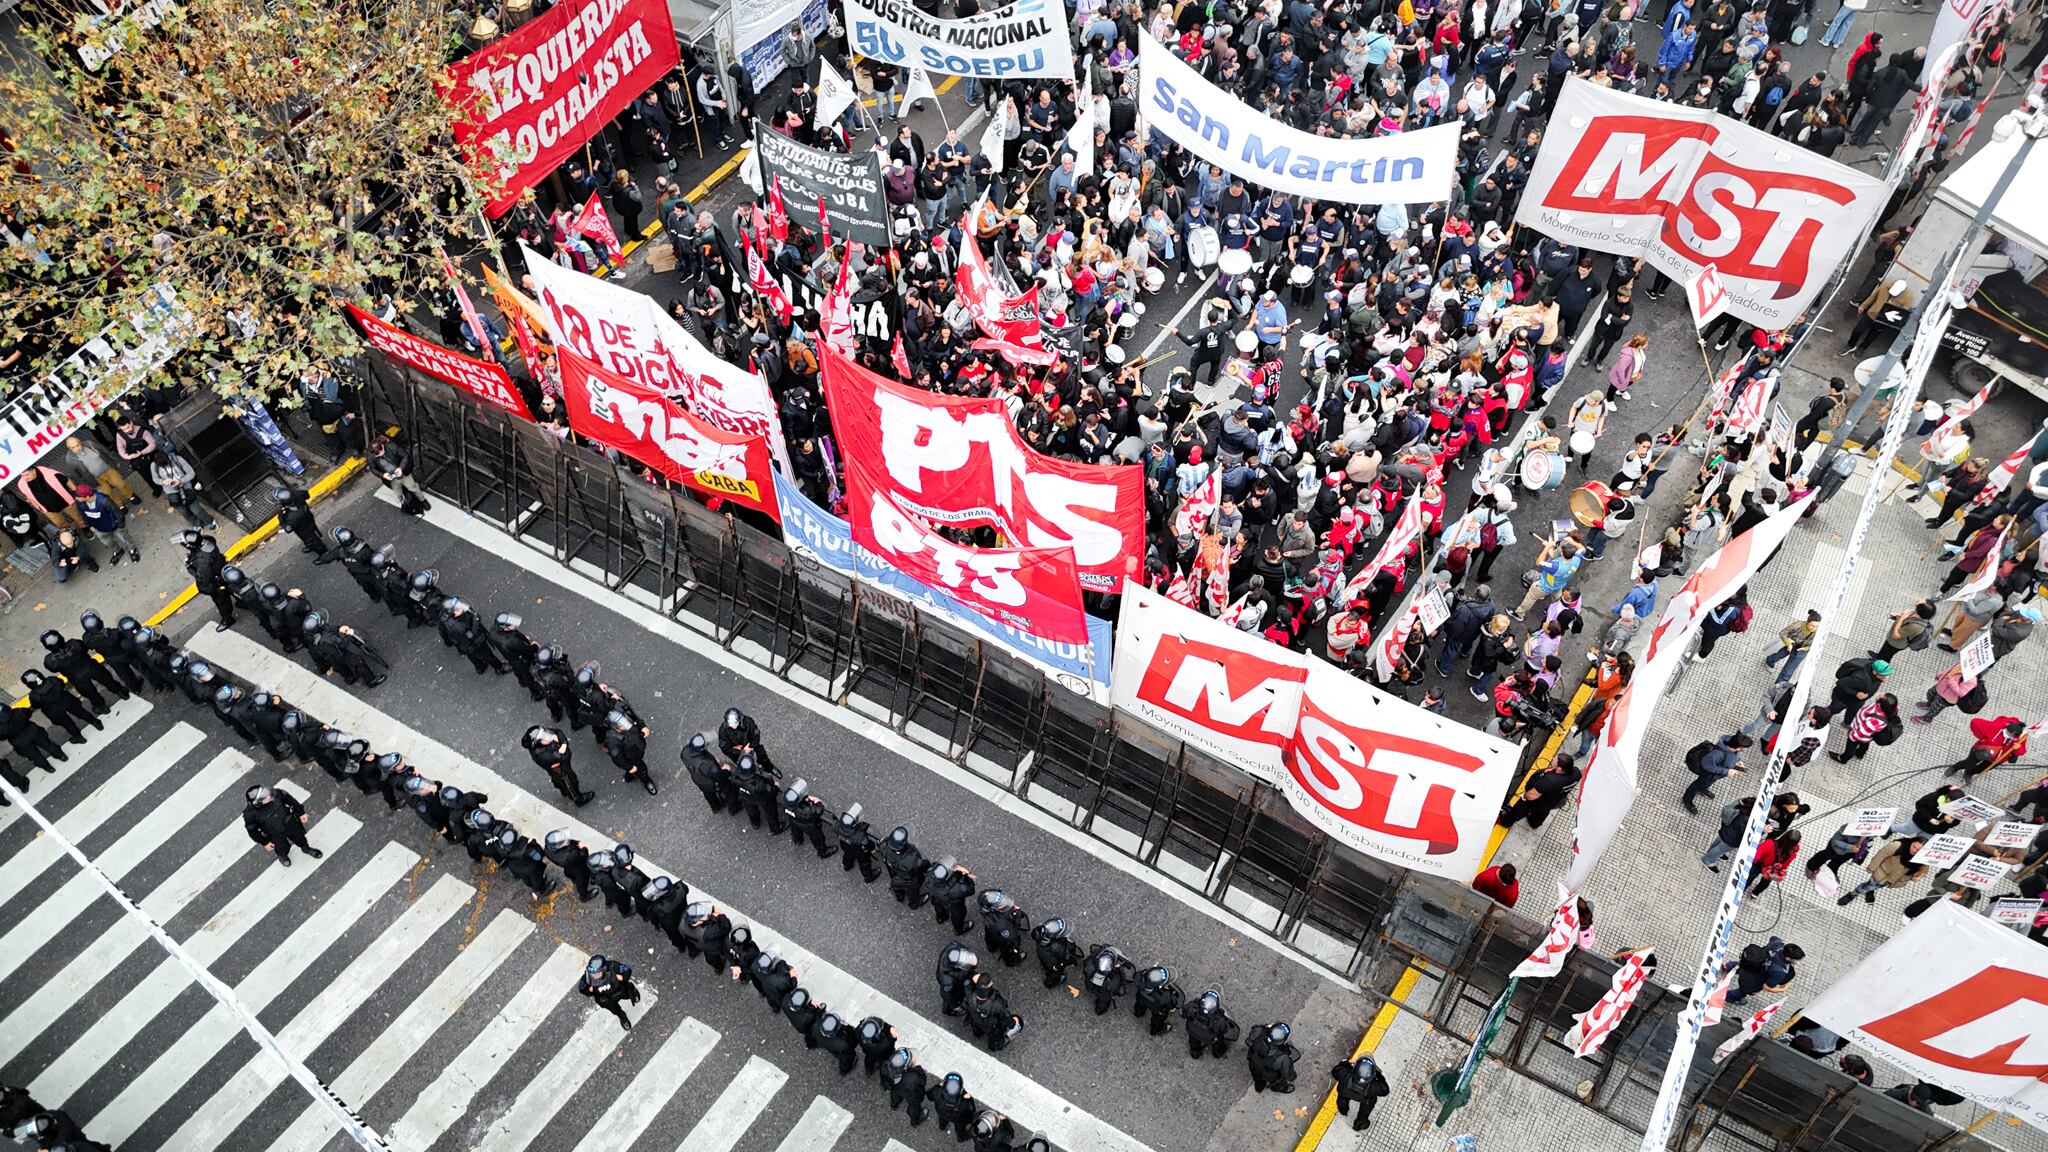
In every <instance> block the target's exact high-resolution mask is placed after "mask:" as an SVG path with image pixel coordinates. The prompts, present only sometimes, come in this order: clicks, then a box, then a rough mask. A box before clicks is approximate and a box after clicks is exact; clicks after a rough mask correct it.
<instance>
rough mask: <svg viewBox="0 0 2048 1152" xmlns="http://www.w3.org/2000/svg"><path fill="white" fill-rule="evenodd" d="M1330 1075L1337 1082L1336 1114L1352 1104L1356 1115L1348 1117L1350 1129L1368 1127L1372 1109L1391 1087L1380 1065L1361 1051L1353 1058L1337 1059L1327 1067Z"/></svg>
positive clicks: (1362, 1129) (1370, 1124)
mask: <svg viewBox="0 0 2048 1152" xmlns="http://www.w3.org/2000/svg"><path fill="white" fill-rule="evenodd" d="M1330 1079H1331V1080H1333V1081H1335V1082H1336V1085H1337V1115H1339V1116H1343V1115H1346V1114H1347V1113H1349V1112H1350V1110H1351V1106H1352V1105H1353V1104H1356V1105H1358V1115H1357V1116H1356V1117H1354V1118H1353V1119H1352V1121H1351V1130H1352V1131H1353V1132H1363V1131H1365V1130H1366V1129H1367V1128H1370V1127H1372V1110H1373V1109H1374V1108H1376V1107H1378V1106H1379V1102H1380V1098H1381V1097H1383V1096H1385V1095H1387V1094H1388V1092H1390V1091H1391V1090H1392V1089H1390V1088H1389V1087H1388V1086H1387V1077H1386V1074H1385V1073H1383V1072H1381V1071H1380V1066H1379V1065H1378V1064H1377V1063H1375V1062H1374V1061H1373V1058H1372V1057H1370V1056H1364V1055H1361V1056H1359V1057H1358V1058H1357V1059H1356V1060H1340V1061H1338V1062H1337V1064H1336V1066H1335V1067H1333V1068H1331V1069H1330Z"/></svg>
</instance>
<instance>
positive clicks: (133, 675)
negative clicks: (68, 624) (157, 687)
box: [78, 612, 143, 692]
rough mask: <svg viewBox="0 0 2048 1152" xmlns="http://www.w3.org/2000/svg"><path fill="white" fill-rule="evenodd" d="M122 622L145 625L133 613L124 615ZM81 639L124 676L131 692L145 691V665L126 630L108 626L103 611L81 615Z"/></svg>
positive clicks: (109, 667) (103, 662) (118, 675)
mask: <svg viewBox="0 0 2048 1152" xmlns="http://www.w3.org/2000/svg"><path fill="white" fill-rule="evenodd" d="M121 622H122V623H124V624H135V626H136V627H141V625H139V624H136V621H135V617H133V616H123V617H121ZM130 631H132V629H131V630H130ZM78 639H79V642H80V643H82V644H84V645H85V647H86V650H87V651H88V652H91V653H92V654H93V655H95V656H98V657H99V658H100V660H101V663H100V665H99V667H100V668H102V669H105V670H106V671H107V672H108V673H110V674H111V675H112V676H114V677H115V678H116V679H118V680H120V682H121V684H122V686H123V687H125V688H126V689H127V690H128V691H130V692H140V691H142V681H143V673H142V669H141V668H140V667H139V666H138V662H137V660H136V658H135V647H134V645H133V644H132V643H131V642H130V641H129V639H128V635H127V633H126V632H124V631H117V630H115V629H112V628H109V627H107V625H106V622H105V621H103V620H101V619H100V614H99V613H97V612H87V613H85V614H84V615H82V616H80V617H79V618H78Z"/></svg>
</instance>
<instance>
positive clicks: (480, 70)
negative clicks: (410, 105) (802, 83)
mask: <svg viewBox="0 0 2048 1152" xmlns="http://www.w3.org/2000/svg"><path fill="white" fill-rule="evenodd" d="M681 59H682V56H681V53H680V51H679V50H678V48H677V46H676V34H675V29H674V27H673V26H672V25H671V24H670V23H669V15H668V5H667V4H665V3H663V2H662V0H561V2H560V3H557V4H556V5H555V6H554V7H553V8H550V9H548V10H547V12H546V13H544V14H543V15H540V16H537V17H535V18H534V19H533V21H532V22H530V23H528V24H526V25H525V26H523V27H521V28H520V29H519V30H518V31H516V32H514V33H512V34H511V35H510V36H507V37H505V38H504V39H503V40H500V41H498V42H497V43H495V44H493V45H491V46H490V47H488V48H485V49H484V50H483V51H481V52H478V53H477V54H476V55H474V56H470V57H467V58H465V59H463V60H458V61H457V62H456V63H455V64H454V65H453V66H451V67H450V68H449V69H448V76H447V79H446V81H445V82H444V83H443V85H442V98H443V99H445V100H446V101H447V102H448V103H449V105H450V106H452V107H453V108H454V109H455V110H456V113H457V117H458V118H457V120H456V124H455V139H456V142H457V143H458V144H460V145H462V147H463V148H464V150H465V151H466V152H467V153H468V154H469V156H470V160H471V163H472V164H473V165H475V166H476V168H477V169H478V170H480V171H485V172H495V173H496V175H497V177H498V179H499V180H500V181H502V185H501V186H500V187H499V188H498V189H497V190H496V191H495V192H494V193H493V194H492V196H491V202H490V213H491V215H493V216H496V215H498V214H500V213H502V212H504V211H505V209H507V208H510V207H511V206H512V204H513V202H514V201H516V200H518V199H519V193H521V192H522V191H525V190H526V189H528V188H531V187H533V186H534V185H535V184H538V183H540V182H541V180H543V179H545V178H546V177H547V174H548V173H550V172H552V171H554V170H555V168H556V167H557V166H558V165H560V164H561V163H562V161H564V160H566V159H568V158H569V154H570V153H572V152H574V151H576V149H578V148H580V147H582V146H583V142H584V141H586V140H588V139H590V138H591V137H592V136H595V135H597V132H598V129H600V128H603V127H604V126H605V123H606V122H607V121H609V120H610V119H611V118H612V117H614V116H616V115H618V114H619V113H620V112H621V111H622V110H624V108H625V107H626V105H628V104H631V103H632V102H633V101H634V100H637V99H639V97H640V94H641V93H642V92H645V91H646V90H647V89H648V88H650V87H652V86H653V85H654V83H655V82H656V81H657V80H660V79H661V78H662V76H664V75H665V74H667V73H668V71H669V70H670V69H672V68H674V67H675V66H676V65H677V64H678V63H679V62H680V61H681Z"/></svg>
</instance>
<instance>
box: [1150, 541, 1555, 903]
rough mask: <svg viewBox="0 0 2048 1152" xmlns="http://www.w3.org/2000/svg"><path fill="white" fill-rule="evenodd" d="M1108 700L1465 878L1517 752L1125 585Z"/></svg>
mask: <svg viewBox="0 0 2048 1152" xmlns="http://www.w3.org/2000/svg"><path fill="white" fill-rule="evenodd" d="M1111 668H1112V676H1111V687H1110V702H1111V704H1113V705H1114V706H1115V707H1116V708H1117V709H1119V710H1120V711H1123V712H1127V713H1130V714H1131V715H1133V716H1136V717H1138V718H1139V719H1141V720H1144V721H1145V722H1146V723H1148V724H1151V725H1152V726H1153V727H1155V728H1158V729H1159V730H1161V731H1163V732H1165V733H1167V734H1168V735H1170V736H1174V737H1177V738H1179V739H1181V740H1183V741H1185V742H1187V743H1189V744H1192V745H1194V746H1195V747H1197V748H1201V749H1202V750H1204V751H1206V752H1208V753H1210V754H1211V755H1213V756H1215V757H1216V758H1217V759H1219V760H1222V761H1223V762H1224V763H1226V764H1234V765H1236V766H1238V767H1240V768H1243V769H1244V770H1245V771H1247V772H1249V773H1251V774H1252V775H1253V776H1255V777H1257V778H1258V779H1260V780H1262V781H1265V782H1266V783H1269V784H1273V785H1276V786H1278V787H1279V789H1280V791H1281V793H1282V794H1283V795H1285V796H1286V797H1287V802H1288V803H1289V804H1291V805H1293V806H1294V809H1295V811H1297V812H1300V813H1301V814H1302V815H1303V816H1305V817H1307V818H1308V819H1309V820H1311V821H1313V822H1314V823H1315V825H1316V826H1317V827H1318V828H1321V829H1323V830H1324V831H1325V832H1328V833H1329V834H1330V835H1331V836H1334V837H1336V838H1337V839H1339V840H1341V841H1343V842H1344V843H1345V844H1346V845H1348V846H1350V847H1352V848H1354V849H1356V850H1357V851H1360V852H1364V853H1366V854H1368V855H1372V856H1378V857H1380V858H1381V859H1385V860H1391V861H1393V862H1395V863H1397V864H1400V865H1401V866H1402V867H1405V868H1412V869H1415V870H1416V871H1418V872H1429V873H1432V874H1434V875H1438V876H1448V877H1450V878H1452V879H1454V880H1459V881H1464V880H1469V879H1471V878H1472V875H1473V873H1475V872H1477V871H1478V869H1479V862H1480V859H1481V857H1482V856H1483V855H1484V854H1485V851H1486V841H1487V837H1488V836H1489V834H1490V833H1491V832H1492V830H1493V819H1494V816H1495V814H1496V813H1498V812H1499V811H1500V803H1501V799H1502V797H1504V796H1505V795H1506V793H1507V790H1508V786H1509V785H1510V784H1512V783H1513V782H1514V773H1515V765H1516V762H1517V758H1518V756H1517V749H1516V748H1515V746H1513V745H1511V744H1508V743H1505V742H1504V741H1500V740H1496V739H1494V738H1493V737H1491V736H1487V735H1485V734H1484V733H1481V732H1478V731H1476V730H1474V729H1471V728H1467V727H1466V726H1464V725H1462V724H1458V723H1455V722H1453V721H1450V720H1446V719H1444V718H1443V717H1441V716H1437V715H1435V714H1433V713H1430V712H1425V711H1423V710H1422V709H1420V708H1417V707H1415V706H1414V705H1412V704H1409V703H1406V702H1405V701H1401V700H1397V699H1395V698H1394V697H1392V696H1388V695H1386V694H1385V693H1383V692H1380V691H1378V690H1376V689H1374V688H1373V687H1371V686H1370V685H1367V684H1365V683H1363V682H1361V681H1358V680H1354V679H1352V678H1351V677H1349V676H1346V675H1345V674H1344V673H1342V672H1340V671H1338V670H1337V669H1336V668H1335V667H1332V666H1330V665H1328V664H1325V663H1323V662H1322V661H1320V660H1316V659H1313V658H1310V657H1305V656H1302V655H1300V654H1298V653H1295V652H1290V651H1288V650H1287V649H1285V648H1282V647H1280V646H1279V645H1277V644H1272V643H1268V642H1267V641H1265V640H1263V639H1261V638H1260V637H1258V636H1256V635H1254V634H1251V633H1247V632H1242V631H1239V630H1238V629H1235V628H1231V627H1229V626H1227V625H1225V624H1223V623H1221V622H1219V621H1216V620H1212V619H1210V618H1209V617H1207V616H1204V615H1203V614H1201V613H1200V612H1197V611H1195V610H1194V609H1192V608H1186V607H1183V606H1181V605H1179V604H1175V603H1174V602H1173V601H1171V600H1168V599H1166V598H1165V597H1163V596H1160V595H1158V594H1156V593H1153V592H1150V591H1147V590H1146V589H1144V588H1143V587H1140V586H1139V585H1137V584H1135V583H1132V582H1130V581H1126V582H1125V584H1124V598H1123V607H1122V610H1121V612H1120V614H1119V616H1118V619H1117V633H1116V658H1115V660H1113V661H1112V662H1111Z"/></svg>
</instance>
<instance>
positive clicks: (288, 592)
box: [277, 588, 313, 652]
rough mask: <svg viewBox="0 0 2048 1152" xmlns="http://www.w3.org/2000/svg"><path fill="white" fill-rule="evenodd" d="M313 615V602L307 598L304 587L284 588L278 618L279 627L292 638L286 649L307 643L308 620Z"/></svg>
mask: <svg viewBox="0 0 2048 1152" xmlns="http://www.w3.org/2000/svg"><path fill="white" fill-rule="evenodd" d="M312 615H313V603H312V601H310V600H308V599H306V593H305V590H304V589H302V588H287V589H285V590H284V599H282V600H280V601H279V602H278V605H277V618H278V624H279V627H280V628H281V629H283V631H284V634H285V635H286V636H288V637H290V638H291V639H290V640H289V642H287V643H286V644H285V647H284V650H285V651H287V652H292V651H296V650H297V648H298V646H299V645H301V644H304V643H305V635H306V620H307V619H308V618H309V617H311V616H312Z"/></svg>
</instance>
